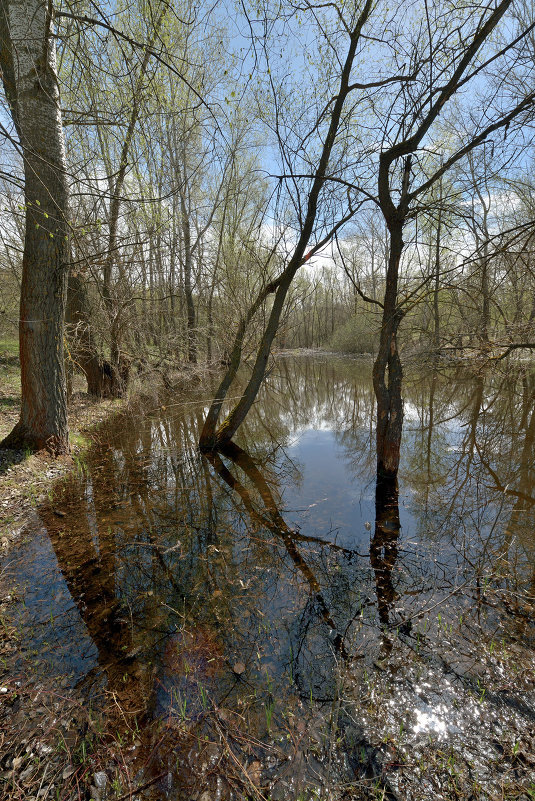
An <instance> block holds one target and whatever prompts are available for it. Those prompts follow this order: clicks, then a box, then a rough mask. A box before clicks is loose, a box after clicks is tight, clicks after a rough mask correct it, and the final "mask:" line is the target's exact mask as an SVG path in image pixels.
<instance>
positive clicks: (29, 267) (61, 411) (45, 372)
mask: <svg viewBox="0 0 535 801" xmlns="http://www.w3.org/2000/svg"><path fill="white" fill-rule="evenodd" d="M0 66H1V68H2V78H3V83H4V90H5V93H6V97H7V100H8V104H9V109H10V112H11V115H12V117H13V121H14V123H15V126H16V129H17V133H18V136H19V140H20V145H21V149H22V154H23V159H24V178H25V204H26V231H25V239H24V254H23V263H22V285H21V302H20V319H19V348H20V366H21V385H22V408H21V415H20V419H19V422H18V423H17V425H16V426H15V428H14V429H13V431H12V432H11V433H10V434H9V435H8V436H7V437H6V439H5V440H4V441H3V442H2V443H1V445H2V447H4V448H31V449H32V450H40V449H43V448H45V449H46V450H48V451H50V452H51V453H53V454H54V455H57V454H61V453H66V452H67V451H68V450H69V444H68V427H67V392H66V381H65V366H64V352H63V336H64V316H65V304H66V293H67V275H68V268H69V259H70V246H69V223H68V220H69V213H68V199H69V193H68V185H67V175H66V162H65V148H64V139H63V127H62V121H61V111H60V102H59V88H58V81H57V75H56V50H55V44H54V38H53V19H52V5H51V4H50V5H48V4H46V3H43V2H41V1H40V0H24V1H23V0H0Z"/></svg>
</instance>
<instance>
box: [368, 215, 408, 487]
mask: <svg viewBox="0 0 535 801" xmlns="http://www.w3.org/2000/svg"><path fill="white" fill-rule="evenodd" d="M402 234H403V223H402V222H400V221H396V222H395V223H393V224H392V225H391V226H390V254H389V259H388V270H387V276H386V288H385V295H384V308H383V319H382V326H381V336H380V341H379V352H378V354H377V358H376V359H375V362H374V365H373V388H374V391H375V397H376V399H377V433H376V442H377V470H378V475H384V476H394V475H396V473H397V471H398V467H399V459H400V448H401V433H402V429H403V401H402V398H401V382H402V378H403V370H402V367H401V360H400V358H399V352H398V344H397V332H398V328H399V324H400V322H401V320H402V318H403V312H402V310H401V309H400V308H399V306H398V305H397V293H398V276H399V264H400V261H401V254H402V252H403V236H402Z"/></svg>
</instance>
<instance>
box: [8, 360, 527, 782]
mask: <svg viewBox="0 0 535 801" xmlns="http://www.w3.org/2000/svg"><path fill="white" fill-rule="evenodd" d="M534 389H535V382H534V378H533V375H532V374H531V373H530V372H529V371H528V370H526V369H516V370H509V371H508V374H507V375H504V376H500V375H476V376H471V375H470V374H467V373H466V372H463V371H461V370H446V369H444V368H442V369H441V370H438V369H436V370H431V371H428V372H422V371H421V370H418V371H415V372H414V374H412V375H411V374H410V372H409V374H408V375H407V382H406V410H405V420H406V426H405V429H406V433H405V442H404V456H403V461H402V466H401V471H400V475H399V487H398V485H397V484H396V483H395V482H392V481H391V482H385V481H381V482H377V480H376V476H375V453H374V450H373V392H372V389H371V381H370V375H369V368H368V366H367V365H366V364H364V363H359V362H354V361H351V360H338V361H337V360H333V361H327V360H320V359H303V358H300V359H290V358H281V359H279V361H278V362H277V365H276V368H275V369H274V371H273V372H272V374H271V375H270V379H269V383H268V385H267V386H266V387H265V389H264V392H263V394H262V396H261V397H260V398H259V401H258V402H257V404H256V406H255V408H254V411H253V413H252V414H251V415H250V417H249V418H248V419H247V421H246V424H245V425H244V426H243V430H242V431H241V433H240V440H239V442H238V443H236V444H232V445H230V446H229V447H228V448H226V449H225V450H224V451H223V452H222V453H220V454H213V455H212V456H211V457H210V460H208V459H207V458H205V457H203V456H201V455H200V454H199V452H198V450H197V447H196V443H197V441H198V436H199V431H200V427H201V425H202V420H203V414H204V411H205V408H206V405H207V402H208V401H207V402H206V403H205V402H204V400H203V399H199V398H198V397H195V396H194V395H192V397H190V398H188V399H186V400H185V401H184V402H183V403H182V402H181V403H180V404H178V403H177V402H176V401H174V400H173V399H169V401H168V402H166V403H165V409H161V410H158V411H155V412H154V413H153V414H152V415H149V416H148V417H147V416H145V417H133V418H128V417H125V418H123V419H122V420H121V421H120V423H117V422H116V423H115V424H114V425H112V426H110V427H109V428H108V429H107V430H105V431H104V432H103V434H102V447H101V448H99V449H98V450H97V452H96V453H95V454H94V455H93V457H92V458H91V460H90V462H89V463H88V464H87V466H86V467H85V468H84V469H83V470H82V471H81V472H80V474H79V475H78V477H76V478H75V479H73V480H70V481H68V482H66V483H65V484H64V485H62V487H60V488H58V490H57V492H56V495H55V498H54V500H53V502H52V503H51V504H50V505H49V506H48V507H47V508H44V509H42V510H40V513H39V514H40V519H41V524H42V525H41V528H40V529H39V530H37V531H36V532H34V536H33V537H32V538H31V539H29V541H28V544H27V546H26V550H25V551H24V552H23V554H22V556H21V559H20V560H19V562H17V563H16V564H14V565H12V566H10V571H11V575H12V577H13V578H14V579H15V580H16V581H17V582H18V583H19V584H20V585H21V587H25V591H24V593H23V598H24V604H22V603H21V605H20V606H19V607H18V608H17V609H16V610H15V613H16V615H17V617H18V624H19V625H20V626H22V627H25V629H26V636H27V639H28V641H31V643H32V647H33V648H34V649H35V651H36V653H38V654H39V658H40V659H41V660H43V662H44V663H45V665H46V668H47V669H49V670H55V671H58V672H68V673H69V674H70V676H71V681H72V683H73V684H78V685H79V686H81V687H83V688H84V689H85V691H86V692H87V693H88V695H92V696H94V695H95V693H101V694H106V693H113V694H114V696H115V697H117V698H118V699H119V700H120V701H121V704H122V706H123V708H124V709H125V712H126V714H129V715H131V716H132V718H135V719H136V720H137V721H141V720H144V721H145V722H146V723H148V722H150V721H154V720H157V719H161V718H165V720H166V721H167V722H168V724H169V726H170V727H171V728H172V729H173V731H175V730H176V727H178V729H179V731H180V737H178V735H177V739H176V742H175V741H174V744H173V748H172V749H171V750H169V749H168V750H167V751H165V753H166V754H167V756H166V757H165V759H169V760H170V763H171V762H172V763H173V765H175V764H176V755H177V753H179V754H181V759H180V760H179V761H180V764H181V765H182V768H181V771H180V772H179V775H174V779H173V781H174V782H175V785H173V786H176V787H178V788H182V789H183V791H184V793H186V792H189V789H188V788H190V785H191V784H192V782H193V783H194V784H195V781H196V780H195V779H194V778H193V777H194V775H195V770H196V768H195V764H196V763H197V767H198V766H199V765H203V764H205V762H206V764H207V765H209V766H210V765H212V767H207V768H206V771H205V774H203V775H204V776H205V779H203V781H205V780H206V783H207V786H209V789H210V791H213V792H214V793H215V789H214V787H212V785H211V784H210V782H212V784H213V782H214V781H216V778H217V780H218V781H223V778H221V777H222V775H223V773H222V772H220V774H217V771H214V770H213V764H212V762H211V761H210V760H212V759H215V760H216V762H217V764H220V763H221V765H223V763H224V762H225V760H227V761H228V760H230V759H231V758H230V757H229V756H228V753H230V752H232V755H233V758H235V759H237V760H238V762H239V763H240V764H243V765H245V766H247V765H248V764H249V763H250V762H251V760H252V759H253V758H254V760H256V761H258V762H259V763H260V765H261V782H262V786H263V787H264V788H268V789H267V790H266V792H269V793H271V795H272V797H273V798H277V797H280V798H294V797H297V796H298V794H299V792H301V791H303V788H305V789H306V788H307V787H314V786H317V785H318V782H319V783H321V782H323V781H325V782H327V780H328V781H331V782H335V781H336V782H340V783H341V784H343V783H344V782H345V783H347V782H348V781H354V780H355V777H357V778H358V779H359V781H360V779H362V781H363V782H365V780H366V781H367V780H368V779H369V778H370V777H371V776H375V777H376V778H378V779H379V780H380V784H381V786H382V788H383V790H384V791H385V793H386V795H385V798H386V797H388V793H390V797H400V798H403V797H406V796H404V795H403V793H406V794H407V793H408V792H409V790H408V789H407V787H408V786H409V785H408V784H404V782H405V783H407V782H408V783H409V784H410V781H411V779H410V775H409V772H407V773H404V772H403V771H401V772H400V771H398V770H397V769H391V768H390V767H388V766H390V765H392V764H395V765H400V764H404V762H405V761H408V758H406V757H405V756H404V754H405V753H409V751H410V750H411V749H413V750H414V749H416V750H418V749H419V750H420V752H421V753H422V754H423V753H424V751H425V749H429V748H431V747H432V743H433V738H435V739H436V740H437V741H438V740H440V739H443V738H445V737H447V738H449V739H450V742H451V743H455V742H457V741H458V743H459V744H461V743H462V750H463V754H464V756H463V757H462V759H464V760H465V762H467V763H468V761H470V764H471V765H472V768H471V770H472V769H474V768H473V765H476V764H477V770H478V771H479V773H481V775H482V776H484V777H485V776H486V778H485V781H486V782H487V783H488V786H489V787H491V786H493V785H492V782H494V781H497V779H496V776H493V774H492V770H491V769H487V766H488V765H490V764H491V763H492V759H494V758H495V756H496V753H497V752H496V751H495V750H494V751H493V750H492V749H496V748H497V746H495V745H492V743H496V742H498V743H500V744H501V743H502V742H503V741H504V739H505V740H507V738H509V739H510V738H513V737H514V738H517V739H518V738H519V737H524V736H527V735H526V732H528V731H530V730H531V728H532V726H533V720H534V712H533V709H534V705H533V684H532V682H533V661H532V651H531V648H532V645H533V600H534V598H533V596H534V590H535V583H534V582H535V578H534V562H535V560H534V553H533V550H534V545H533V530H534V529H533V524H534V523H535V520H534V517H533V483H534V479H535V476H534V475H533V472H534V469H535V468H534V463H535V451H534V448H535V444H534V441H535V395H534ZM209 396H210V392H209V391H207V392H206V398H207V399H208V398H209ZM374 521H375V522H374ZM44 667H45V666H43V668H44ZM333 710H335V712H336V720H335V719H334V718H333V714H334V712H333ZM173 727H175V728H173ZM474 727H477V730H476V729H475V728H474ZM476 732H477V736H475V734H476ZM175 733H176V731H175ZM204 737H208V738H209V742H210V743H212V744H217V749H220V750H217V754H216V757H214V754H215V753H216V752H214V754H212V756H210V757H208V756H206V755H205V756H203V754H205V752H204V751H202V754H200V752H199V750H198V745H195V743H197V744H198V743H199V741H200V738H204ZM233 738H234V739H233ZM240 738H241V740H240ZM456 738H457V739H456ZM245 740H247V742H248V748H249V751H244V750H243V749H244V748H245V745H244V743H245ZM225 741H228V742H229V743H232V746H229V745H228V744H227V745H225ZM251 742H254V747H253V746H251ZM222 743H223V745H222ZM240 743H241V745H240ZM482 743H486V745H485V748H487V751H486V752H485V754H486V755H484V758H482V757H481V753H483V751H482ZM223 746H224V747H223ZM214 747H215V746H214ZM452 747H453V745H452ZM151 749H152V746H151ZM151 749H149V750H150V752H151V753H153V752H154V755H153V757H152V759H153V762H152V763H151V765H152V769H153V770H154V771H155V774H157V773H158V772H161V770H162V764H163V763H164V762H165V759H164V756H162V752H161V751H160V752H158V750H157V749H156V750H154V749H152V750H151ZM225 749H227V750H226V751H225ZM229 749H230V751H229ZM240 749H242V750H240ZM489 749H490V750H489ZM223 752H224V753H225V754H227V756H226V757H223ZM489 753H490V754H491V755H492V754H493V755H494V756H492V758H491V757H489ZM289 756H292V769H291V770H289V768H288V765H289V764H290V763H289V762H288V757H289ZM203 760H205V762H203ZM240 760H241V761H240ZM231 761H232V760H231ZM165 764H167V763H166V762H165ZM214 764H215V763H214ZM428 764H429V765H430V766H431V765H432V760H428ZM326 766H328V769H327V767H326ZM164 767H165V765H164ZM227 768H228V770H231V767H229V766H228V765H227ZM429 769H430V770H431V767H430V768H429ZM173 770H174V769H173ZM221 771H223V767H221ZM424 772H425V771H424ZM216 774H217V776H216ZM487 774H488V775H487ZM318 777H320V778H318ZM327 777H330V778H327ZM240 781H242V782H243V776H242V777H241V779H236V782H237V784H236V787H241V785H240ZM196 786H197V787H198V783H197V784H196ZM214 786H215V785H214ZM218 787H219V785H218ZM403 788H405V789H403ZM220 789H221V788H220ZM249 789H250V788H249ZM161 792H162V793H163V790H161ZM218 792H219V790H218ZM232 792H233V791H232V788H229V787H226V789H225V790H224V792H223V790H221V793H222V797H224V795H225V793H227V795H229V794H230V795H231V796H232ZM236 792H237V791H236ZM437 792H438V790H437ZM236 797H239V794H238V795H237V796H236ZM407 797H408V796H407ZM431 797H432V795H431ZM467 797H468V796H467Z"/></svg>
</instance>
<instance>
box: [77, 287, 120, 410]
mask: <svg viewBox="0 0 535 801" xmlns="http://www.w3.org/2000/svg"><path fill="white" fill-rule="evenodd" d="M67 320H68V324H69V328H70V335H71V336H70V339H71V345H70V356H71V360H72V361H73V363H74V364H76V365H77V366H78V367H79V368H80V369H81V370H82V372H83V374H84V376H85V378H86V381H87V391H88V393H89V394H90V395H93V396H94V397H96V398H112V397H114V385H113V367H112V365H111V364H110V363H109V362H108V361H107V360H106V359H104V358H102V357H101V356H100V354H99V352H98V348H97V345H96V342H95V340H94V337H93V330H92V326H91V307H90V304H89V298H88V294H87V287H86V285H85V281H84V280H83V278H81V277H80V275H78V274H77V273H74V272H72V271H71V273H70V275H69V284H68V300H67Z"/></svg>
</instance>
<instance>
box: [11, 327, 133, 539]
mask: <svg viewBox="0 0 535 801" xmlns="http://www.w3.org/2000/svg"><path fill="white" fill-rule="evenodd" d="M83 384H84V382H83V380H82V379H81V378H77V381H76V383H75V391H74V392H73V396H72V398H71V402H70V404H69V430H70V434H69V439H70V444H71V454H70V455H69V456H66V457H60V458H59V459H53V458H51V457H50V456H49V455H47V454H46V453H38V454H30V453H27V452H24V451H11V450H3V449H0V547H1V552H2V553H4V554H5V553H6V551H7V550H9V548H10V547H11V545H12V543H13V542H14V541H15V540H16V539H17V538H18V536H19V535H20V533H21V531H22V530H23V528H24V526H25V525H26V524H27V523H28V521H29V519H30V518H31V516H32V514H33V512H34V510H35V508H36V507H37V506H38V505H39V504H40V503H42V502H43V501H44V500H45V499H46V497H47V495H48V494H49V493H50V492H51V489H52V487H53V485H54V483H55V482H56V481H57V480H58V479H59V478H61V476H62V475H65V474H66V473H68V472H69V471H70V470H73V469H77V466H79V465H80V464H81V463H82V461H83V458H84V453H85V452H86V450H87V448H89V447H90V445H91V434H92V432H94V431H95V430H96V428H97V427H98V426H99V424H100V423H102V422H103V420H106V419H107V418H108V417H109V416H110V414H114V413H116V412H117V411H119V410H120V409H121V408H122V407H123V405H124V401H122V400H95V399H94V398H91V397H90V396H89V395H88V394H87V393H86V392H84V391H83ZM19 413H20V366H19V359H18V354H17V346H16V342H15V341H13V340H1V341H0V440H2V439H3V438H4V437H5V436H6V435H7V434H8V433H9V432H10V431H11V429H12V428H13V426H14V425H15V424H16V422H17V420H18V418H19Z"/></svg>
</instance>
